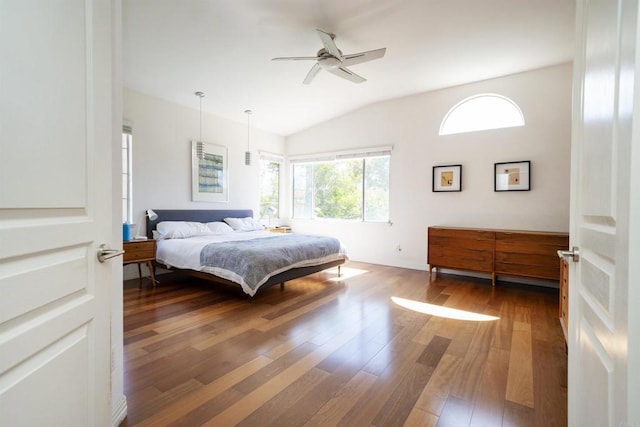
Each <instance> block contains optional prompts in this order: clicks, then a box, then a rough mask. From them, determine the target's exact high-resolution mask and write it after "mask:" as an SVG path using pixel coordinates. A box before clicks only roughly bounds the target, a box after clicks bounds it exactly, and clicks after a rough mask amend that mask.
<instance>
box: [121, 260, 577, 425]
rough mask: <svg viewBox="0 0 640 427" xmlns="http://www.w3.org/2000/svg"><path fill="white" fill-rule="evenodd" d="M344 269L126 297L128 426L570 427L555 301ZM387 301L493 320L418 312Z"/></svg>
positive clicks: (176, 285)
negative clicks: (249, 285) (249, 288)
mask: <svg viewBox="0 0 640 427" xmlns="http://www.w3.org/2000/svg"><path fill="white" fill-rule="evenodd" d="M349 269H351V272H352V273H356V274H354V275H352V276H349V275H345V276H343V277H342V278H340V279H339V280H338V281H334V279H335V278H336V277H335V274H333V273H321V274H314V275H311V276H309V277H306V278H303V279H299V280H295V281H292V282H289V283H287V286H286V288H285V289H284V290H280V289H279V288H278V287H272V288H268V289H265V290H263V291H260V292H258V294H257V295H256V296H255V297H253V298H248V297H246V296H245V295H244V294H242V292H241V291H239V290H237V289H230V288H228V287H219V286H213V285H211V284H209V283H208V282H206V281H203V280H199V279H196V280H194V279H191V278H186V277H184V276H183V277H182V278H180V277H174V276H173V275H163V276H167V277H161V283H159V284H158V286H157V287H156V288H152V287H150V286H143V287H142V288H139V287H138V281H137V280H132V281H128V282H127V283H125V284H124V292H123V295H124V303H123V304H124V305H125V306H126V309H125V316H124V324H125V329H126V333H125V347H124V357H125V360H124V373H125V384H124V385H125V395H126V396H127V410H128V416H127V419H126V420H125V421H124V422H123V423H122V424H121V427H127V426H133V425H138V424H139V425H147V426H167V425H169V426H195V425H216V426H226V425H237V424H242V425H245V426H248V425H259V426H263V425H265V426H266V425H277V426H289V425H291V426H302V425H309V426H311V425H318V426H319V425H322V426H325V425H326V426H331V425H340V426H349V427H351V426H369V425H372V424H375V425H379V426H381V425H385V426H386V425H403V424H404V425H407V426H413V425H417V426H421V425H455V426H459V425H462V426H464V425H491V426H493V425H496V426H502V425H505V426H506V425H544V426H545V427H546V426H556V425H558V426H560V427H564V426H565V425H566V386H567V383H566V370H567V369H566V363H567V362H566V353H565V352H564V341H563V337H562V331H561V329H560V325H559V322H558V321H557V304H558V296H557V290H551V289H542V288H536V287H531V286H527V285H512V284H505V283H500V284H499V285H498V286H495V287H492V286H491V284H490V282H489V281H487V280H476V279H469V278H465V277H459V276H454V275H447V274H440V273H439V274H438V275H435V274H432V275H431V276H430V275H429V274H427V273H426V272H424V271H420V270H409V269H402V268H396V267H389V266H380V265H373V264H365V263H357V262H349V263H348V264H347V266H345V271H348V270H349ZM172 277H173V278H172ZM392 296H397V297H400V298H405V299H409V300H415V301H418V302H428V303H430V304H436V305H443V306H445V307H450V308H456V309H459V310H466V311H471V312H476V313H484V314H491V315H495V316H497V317H499V319H498V320H495V321H493V322H482V323H478V322H473V321H461V320H454V319H450V318H445V317H437V316H433V315H428V314H424V313H418V312H414V311H412V310H409V309H406V308H402V307H400V306H398V305H396V304H395V303H394V302H392V300H391V297H392ZM527 334H528V336H527ZM516 362H517V363H516ZM527 364H528V365H527ZM527 369H528V370H527ZM509 383H510V384H511V385H510V386H509ZM508 387H511V389H510V390H509V398H510V399H514V400H515V401H511V400H509V398H508V397H507V394H508V393H507V388H508ZM527 393H529V396H528V397H527ZM528 400H530V401H531V402H533V403H531V407H530V406H526V405H527V402H528ZM516 401H517V402H516ZM518 402H520V403H518ZM523 403H524V404H523ZM500 414H502V419H501V420H500Z"/></svg>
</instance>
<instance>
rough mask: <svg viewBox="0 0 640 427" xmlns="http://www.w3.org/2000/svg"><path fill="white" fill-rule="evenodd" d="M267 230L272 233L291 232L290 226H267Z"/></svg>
mask: <svg viewBox="0 0 640 427" xmlns="http://www.w3.org/2000/svg"><path fill="white" fill-rule="evenodd" d="M267 231H270V232H272V233H283V234H287V233H291V227H267Z"/></svg>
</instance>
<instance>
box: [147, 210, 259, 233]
mask: <svg viewBox="0 0 640 427" xmlns="http://www.w3.org/2000/svg"><path fill="white" fill-rule="evenodd" d="M153 211H154V212H155V213H156V214H158V218H157V219H155V220H153V221H152V220H151V219H149V218H148V217H147V237H148V238H150V239H151V238H153V230H155V229H156V225H157V224H158V223H159V222H162V221H194V222H214V221H223V220H224V219H225V218H246V217H248V216H250V217H253V211H252V210H251V209H212V210H204V209H183V210H180V209H177V210H176V209H153Z"/></svg>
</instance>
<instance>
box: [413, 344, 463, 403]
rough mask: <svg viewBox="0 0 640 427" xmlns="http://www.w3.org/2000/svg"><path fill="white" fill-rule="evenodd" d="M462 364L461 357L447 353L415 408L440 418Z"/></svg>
mask: <svg viewBox="0 0 640 427" xmlns="http://www.w3.org/2000/svg"><path fill="white" fill-rule="evenodd" d="M461 363H462V359H461V358H460V357H458V356H453V355H451V354H448V353H445V354H444V355H443V356H442V359H440V363H438V366H437V367H436V369H435V371H434V372H433V375H431V378H430V379H429V382H428V383H427V385H426V386H425V388H424V389H423V390H422V393H421V394H420V397H418V400H417V401H416V403H415V405H414V406H415V407H416V408H418V409H420V410H424V411H426V412H429V413H431V414H434V415H436V416H440V414H442V409H443V408H444V405H445V403H447V398H448V397H449V390H450V389H451V384H452V383H453V379H454V378H455V377H456V376H457V374H458V369H460V364H461Z"/></svg>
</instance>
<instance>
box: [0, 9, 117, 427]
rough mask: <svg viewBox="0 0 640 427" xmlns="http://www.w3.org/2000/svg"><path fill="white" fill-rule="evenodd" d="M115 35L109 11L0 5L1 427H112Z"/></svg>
mask: <svg viewBox="0 0 640 427" xmlns="http://www.w3.org/2000/svg"><path fill="white" fill-rule="evenodd" d="M111 34H112V33H111V4H110V1H109V0H28V1H24V0H0V93H1V95H2V96H1V97H0V132H1V133H0V420H1V421H0V423H2V424H3V425H15V426H22V425H25V426H26V425H29V426H30V425H34V426H35V425H49V426H51V425H53V426H57V425H65V426H92V425H95V426H102V425H109V424H110V422H111V416H110V393H109V391H110V389H109V384H110V341H109V332H110V329H109V313H110V303H111V300H110V298H109V295H110V287H111V280H112V273H111V271H112V268H111V266H109V265H105V264H100V263H99V262H98V261H97V258H96V252H97V249H98V246H99V245H100V244H102V243H109V239H110V238H111V235H112V232H111V214H112V208H111V200H112V197H111V173H112V172H111V155H112V149H111V144H112V141H113V138H112V106H111V88H112V83H113V82H112V70H111V54H112V53H111V52H112V46H111V37H112V36H111ZM114 246H115V245H114ZM115 262H119V259H117V258H116V260H115Z"/></svg>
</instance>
